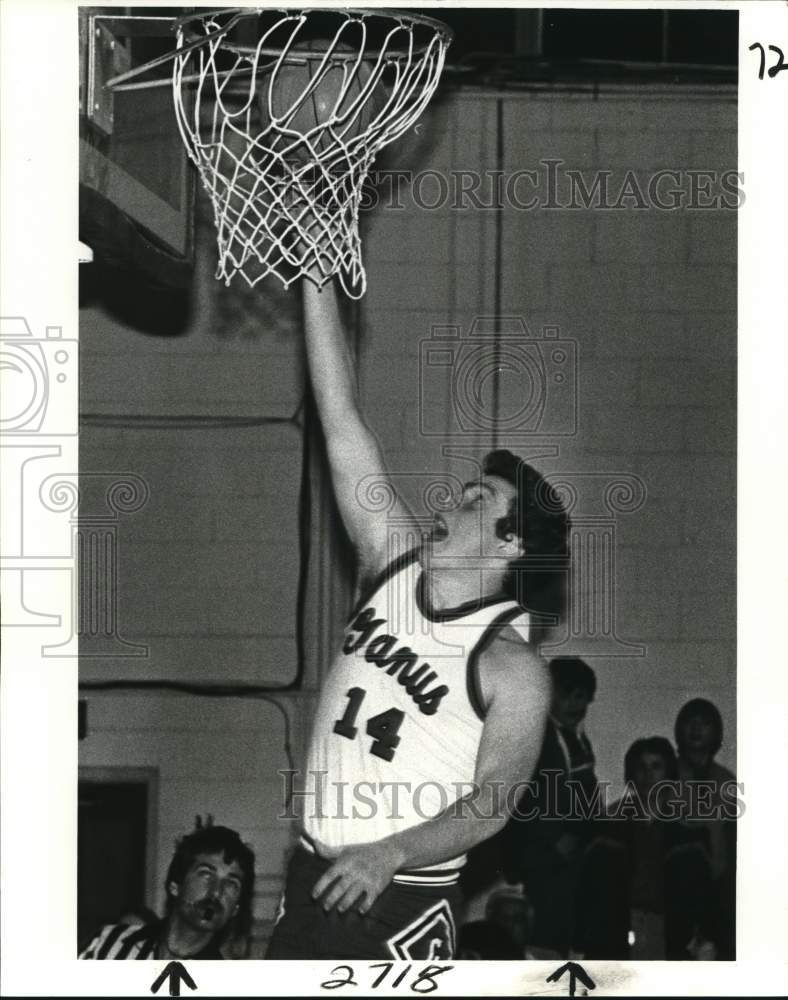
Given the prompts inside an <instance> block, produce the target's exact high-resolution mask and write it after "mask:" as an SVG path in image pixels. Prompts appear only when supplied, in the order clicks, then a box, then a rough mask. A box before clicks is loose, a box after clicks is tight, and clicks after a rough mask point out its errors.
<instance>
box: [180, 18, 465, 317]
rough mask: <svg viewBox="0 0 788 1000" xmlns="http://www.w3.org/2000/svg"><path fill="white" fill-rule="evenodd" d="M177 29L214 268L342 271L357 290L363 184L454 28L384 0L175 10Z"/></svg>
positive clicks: (259, 274) (189, 135) (424, 90)
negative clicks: (370, 4)
mask: <svg viewBox="0 0 788 1000" xmlns="http://www.w3.org/2000/svg"><path fill="white" fill-rule="evenodd" d="M177 39H178V41H177V51H176V54H175V62H174V68H173V94H174V99H175V110H176V117H177V120H178V126H179V128H180V131H181V135H182V137H183V141H184V143H185V145H186V149H187V151H188V154H189V156H190V157H191V159H192V160H193V161H194V163H195V164H196V166H197V169H198V171H199V174H200V177H201V179H202V183H203V186H204V187H205V189H206V191H207V192H208V194H209V195H210V198H211V202H212V204H213V212H214V222H215V224H216V233H217V244H218V251H219V262H218V267H217V272H216V276H217V278H221V279H223V280H224V282H225V284H228V285H229V283H230V281H231V280H232V279H233V278H234V277H235V276H236V275H238V274H240V275H241V276H242V277H243V278H244V279H245V280H246V281H247V282H248V283H249V285H251V286H254V285H255V284H257V282H258V281H261V280H262V279H263V278H265V277H266V276H268V275H275V276H276V277H277V278H279V280H280V281H282V283H283V284H284V285H285V287H288V286H289V285H290V284H292V282H293V281H295V280H296V279H297V278H299V277H301V276H302V275H303V276H306V277H308V278H309V279H310V280H311V281H313V282H314V283H315V284H316V285H317V286H318V287H321V286H322V285H323V284H325V283H326V282H327V281H328V280H329V279H330V278H331V277H332V276H333V275H335V274H338V275H339V279H340V281H341V283H342V287H343V288H344V290H345V292H346V293H347V295H349V296H350V297H351V298H361V296H362V295H363V294H364V291H365V289H366V274H365V272H364V266H363V263H362V259H361V242H360V240H359V231H358V226H359V206H360V202H361V194H362V190H361V189H362V185H363V183H364V180H365V178H366V177H367V174H368V171H369V168H370V165H371V164H372V162H373V160H374V158H375V156H376V155H377V153H378V152H379V151H380V150H381V149H383V147H384V146H387V145H388V144H389V143H390V142H393V141H394V140H395V139H396V138H397V137H398V136H400V135H402V134H403V133H404V132H405V131H406V130H407V129H408V128H409V127H410V126H411V125H412V124H413V123H414V122H415V121H416V119H417V118H418V117H419V116H420V115H421V113H422V112H423V111H424V109H425V108H426V106H427V104H428V103H429V100H430V98H431V97H432V95H433V93H434V91H435V88H436V87H437V84H438V80H439V78H440V75H441V70H442V69H443V63H444V59H445V55H446V49H447V47H448V45H449V42H450V40H451V34H450V32H449V29H448V28H446V27H445V26H444V25H443V24H441V23H439V22H438V21H434V20H432V19H431V18H427V17H421V16H417V15H413V14H406V13H403V12H400V11H393V10H386V9H381V10H380V11H376V10H350V9H347V10H317V9H315V10H289V11H283V10H279V11H272V10H260V9H249V8H231V9H227V10H221V11H211V12H209V13H205V14H200V15H192V16H189V17H185V18H181V19H179V21H178V23H177ZM192 85H193V90H192Z"/></svg>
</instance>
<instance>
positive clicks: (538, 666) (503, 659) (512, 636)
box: [479, 625, 547, 683]
mask: <svg viewBox="0 0 788 1000" xmlns="http://www.w3.org/2000/svg"><path fill="white" fill-rule="evenodd" d="M479 666H480V668H481V669H482V670H484V671H485V673H487V674H489V675H491V676H494V677H500V678H501V679H506V678H508V677H512V678H515V679H516V680H517V681H518V682H519V683H522V681H523V678H524V676H525V675H531V676H532V677H533V679H534V680H541V679H542V678H543V677H544V676H546V675H547V661H546V660H545V659H544V657H543V656H541V654H540V653H539V650H538V649H537V648H536V646H535V645H534V644H533V643H531V642H527V641H526V639H525V638H524V636H523V635H522V633H520V632H519V631H518V630H517V629H516V628H515V627H514V626H512V625H504V626H502V627H501V628H499V629H497V630H496V632H495V635H494V636H493V637H492V639H491V641H490V642H489V643H488V644H487V646H486V648H485V650H484V652H483V653H482V655H481V657H480V659H479Z"/></svg>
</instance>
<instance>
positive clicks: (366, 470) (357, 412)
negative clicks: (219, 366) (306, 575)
mask: <svg viewBox="0 0 788 1000" xmlns="http://www.w3.org/2000/svg"><path fill="white" fill-rule="evenodd" d="M303 286H304V321H305V327H306V354H307V363H308V365H309V375H310V378H311V382H312V390H313V392H314V396H315V401H316V403H317V409H318V413H319V415H320V421H321V423H322V426H323V432H324V434H325V439H326V449H327V452H328V461H329V466H330V468H331V477H332V480H333V484H334V492H335V494H336V498H337V503H338V505H339V509H340V512H341V514H342V519H343V521H344V524H345V527H346V529H347V532H348V534H349V536H350V540H351V542H352V543H353V545H354V546H355V548H356V552H357V555H358V560H359V565H360V569H361V575H362V576H366V577H368V576H373V575H375V574H376V573H378V572H379V571H380V570H381V569H383V568H384V567H385V565H386V562H387V559H388V555H387V531H388V518H389V517H390V516H391V514H392V513H393V514H394V515H395V516H396V517H397V518H398V519H402V518H409V517H410V514H409V513H408V511H407V510H406V508H405V506H404V505H403V504H402V502H401V501H400V500H399V499H397V500H396V502H395V506H396V509H395V510H394V511H391V509H390V508H389V510H383V511H380V510H371V509H370V505H369V504H366V503H365V502H364V493H365V487H366V486H368V484H370V483H372V482H383V481H386V482H387V483H388V476H387V474H386V467H385V462H384V459H383V453H382V451H381V448H380V445H379V443H378V440H377V438H376V437H375V435H374V434H373V432H372V431H371V429H370V428H369V426H368V425H367V423H366V421H365V420H364V417H363V415H362V413H361V407H360V404H359V398H358V385H357V381H356V365H355V359H354V357H353V353H352V351H351V348H350V345H349V343H348V339H347V335H346V332H345V329H344V326H343V323H342V319H341V316H340V313H339V305H338V303H337V299H336V291H335V288H334V285H333V283H329V284H328V285H325V286H324V287H323V289H322V290H318V289H317V288H316V287H315V286H314V285H313V284H312V282H311V281H304V282H303ZM389 486H390V483H389ZM414 531H415V522H414Z"/></svg>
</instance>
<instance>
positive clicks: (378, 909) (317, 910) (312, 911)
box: [266, 847, 460, 961]
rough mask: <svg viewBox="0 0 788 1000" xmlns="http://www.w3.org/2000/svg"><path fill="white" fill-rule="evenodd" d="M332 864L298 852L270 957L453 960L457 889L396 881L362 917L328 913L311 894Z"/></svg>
mask: <svg viewBox="0 0 788 1000" xmlns="http://www.w3.org/2000/svg"><path fill="white" fill-rule="evenodd" d="M330 865H331V862H329V861H324V860H323V859H322V858H319V857H317V856H316V855H313V854H310V853H309V851H306V850H304V848H302V847H299V848H297V849H296V852H295V854H294V855H293V858H292V860H291V862H290V865H289V867H288V870H287V883H286V885H285V891H284V895H283V897H282V903H281V904H280V916H279V919H278V921H277V924H276V926H275V927H274V933H273V937H272V938H271V942H270V944H269V945H268V951H267V953H266V958H269V959H287V958H306V959H361V960H364V959H373V958H385V959H390V960H391V959H396V958H401V959H424V960H427V961H429V960H433V959H441V960H445V959H450V958H452V957H453V955H454V950H455V937H456V934H455V928H456V922H457V914H458V908H459V904H460V890H459V888H458V887H457V886H456V885H448V886H446V885H440V886H432V885H410V884H409V885H404V884H400V883H398V882H392V883H391V885H389V887H388V888H387V889H384V890H383V892H382V893H381V894H380V896H378V898H377V900H376V901H375V903H374V905H373V906H372V908H371V909H370V911H369V912H368V913H366V914H364V915H363V916H362V915H361V914H360V913H358V912H356V911H352V910H351V911H347V912H345V913H339V912H337V911H336V910H330V911H329V912H328V913H326V912H325V910H324V909H323V907H322V906H321V905H320V903H318V902H316V901H315V900H314V899H312V889H313V888H314V886H315V883H316V882H317V881H318V879H319V878H320V876H321V875H322V874H323V872H325V871H326V869H328V868H329V867H330Z"/></svg>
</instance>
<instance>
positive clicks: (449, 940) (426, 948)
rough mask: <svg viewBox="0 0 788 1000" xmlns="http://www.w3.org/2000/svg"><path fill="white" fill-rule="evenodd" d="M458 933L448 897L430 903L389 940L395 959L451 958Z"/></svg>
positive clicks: (389, 947) (387, 944) (427, 959)
mask: <svg viewBox="0 0 788 1000" xmlns="http://www.w3.org/2000/svg"><path fill="white" fill-rule="evenodd" d="M455 938H456V932H455V928H454V917H453V916H452V912H451V907H450V906H449V904H448V902H447V901H446V900H445V899H442V900H441V901H440V902H439V903H435V904H434V906H430V907H429V909H427V910H425V911H424V913H422V914H421V916H419V917H416V919H415V920H413V921H411V922H410V923H409V924H408V925H407V926H406V927H403V928H402V930H401V931H397V933H396V934H395V935H394V936H393V937H390V938H389V939H388V941H386V946H387V947H388V949H389V951H390V952H391V954H392V955H393V956H394V958H406V959H424V960H426V961H432V960H434V959H448V958H452V957H453V956H454V950H455V948H454V944H455Z"/></svg>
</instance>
